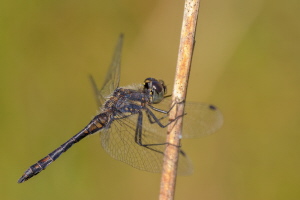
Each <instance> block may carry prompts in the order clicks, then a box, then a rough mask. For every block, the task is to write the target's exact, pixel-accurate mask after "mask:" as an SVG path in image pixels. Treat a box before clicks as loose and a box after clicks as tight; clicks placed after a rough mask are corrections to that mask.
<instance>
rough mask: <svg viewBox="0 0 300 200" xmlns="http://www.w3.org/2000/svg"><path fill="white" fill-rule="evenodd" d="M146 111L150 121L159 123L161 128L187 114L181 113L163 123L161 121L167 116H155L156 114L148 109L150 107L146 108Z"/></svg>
mask: <svg viewBox="0 0 300 200" xmlns="http://www.w3.org/2000/svg"><path fill="white" fill-rule="evenodd" d="M146 113H147V117H148V119H149V121H150V123H152V124H153V123H157V124H158V125H159V126H160V127H161V128H165V127H167V126H168V125H170V124H171V123H172V122H174V121H176V120H177V119H179V118H180V117H183V116H184V115H185V114H182V115H179V116H177V117H176V118H175V119H172V120H170V121H169V123H167V124H165V125H163V124H162V123H161V122H160V121H161V120H162V119H163V118H165V117H163V118H157V117H156V116H155V114H154V113H153V112H152V111H151V110H150V109H148V108H146Z"/></svg>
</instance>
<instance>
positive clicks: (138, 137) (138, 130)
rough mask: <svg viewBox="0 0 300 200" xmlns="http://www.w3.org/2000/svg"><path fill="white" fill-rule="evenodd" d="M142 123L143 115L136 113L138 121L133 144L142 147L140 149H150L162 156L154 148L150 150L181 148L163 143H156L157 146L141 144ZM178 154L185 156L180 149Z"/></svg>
mask: <svg viewBox="0 0 300 200" xmlns="http://www.w3.org/2000/svg"><path fill="white" fill-rule="evenodd" d="M142 122H143V113H142V112H139V113H138V121H137V127H136V132H135V142H136V143H137V144H138V145H140V146H142V147H145V148H147V149H150V150H152V151H155V152H158V153H161V154H164V152H163V151H159V150H156V149H154V148H152V147H153V146H159V145H172V146H175V147H178V148H180V147H181V146H180V145H174V144H170V143H168V142H164V143H157V144H143V142H142V133H143V129H142V127H143V126H142ZM179 153H180V154H182V155H183V156H185V155H186V154H185V153H184V151H182V150H181V149H179Z"/></svg>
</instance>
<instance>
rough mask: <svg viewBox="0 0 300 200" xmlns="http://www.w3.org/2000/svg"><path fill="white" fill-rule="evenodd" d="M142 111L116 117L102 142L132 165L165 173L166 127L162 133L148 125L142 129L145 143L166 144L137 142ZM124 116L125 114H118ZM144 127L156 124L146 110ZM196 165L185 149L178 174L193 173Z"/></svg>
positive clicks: (116, 155) (118, 156)
mask: <svg viewBox="0 0 300 200" xmlns="http://www.w3.org/2000/svg"><path fill="white" fill-rule="evenodd" d="M137 116H138V115H137V114H134V115H131V116H130V117H127V118H123V119H120V120H114V121H113V123H112V124H111V126H110V127H109V128H108V129H106V130H104V131H103V132H101V133H100V137H101V143H102V147H103V148H104V150H105V151H106V152H107V153H108V154H109V155H110V156H111V157H113V158H115V159H117V160H120V161H122V162H124V163H127V164H129V165H131V166H132V167H134V168H137V169H140V170H144V171H148V172H155V173H161V171H162V163H163V157H164V150H165V148H166V145H165V144H164V143H165V141H166V130H165V129H163V128H161V131H160V134H157V133H156V134H153V133H151V132H149V131H148V130H147V129H144V128H143V129H142V140H141V141H142V143H143V144H163V145H151V146H148V147H149V148H146V147H144V146H140V145H138V144H137V143H136V142H135V137H136V126H137V125H136V124H137V120H138V117H137ZM118 117H120V118H122V116H118ZM142 124H143V127H149V126H156V125H157V124H151V125H149V120H148V119H147V117H146V115H145V113H143V122H142ZM192 171H193V170H192V165H191V162H190V160H189V158H188V157H187V156H186V155H185V154H183V153H181V154H180V156H179V167H178V174H180V175H189V174H191V173H192Z"/></svg>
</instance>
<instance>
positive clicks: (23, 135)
mask: <svg viewBox="0 0 300 200" xmlns="http://www.w3.org/2000/svg"><path fill="white" fill-rule="evenodd" d="M183 5H184V2H183V1H170V0H169V1H167V0H159V1H156V0H151V1H150V0H144V1H137V0H131V1H93V0H87V1H71V0H65V1H41V0H32V1H7V0H2V1H1V2H0V13H1V14H0V52H1V53H0V67H1V73H0V81H1V82H0V90H1V91H0V92H1V98H0V101H1V103H0V106H1V108H0V110H1V112H0V113H1V115H0V123H1V126H0V127H1V139H0V148H1V154H0V155H1V163H0V171H1V173H0V177H1V178H0V199H17V200H19V199H22V200H23V199H25V200H26V199H31V200H34V199H45V200H46V199H57V200H59V199H89V200H94V199H145V200H146V199H157V197H158V193H159V181H160V175H159V174H152V173H147V172H143V171H139V170H136V169H134V168H131V167H130V166H128V165H126V164H123V163H121V162H119V161H116V160H114V159H112V158H110V157H109V156H108V155H107V154H106V153H105V152H104V151H103V150H102V148H101V146H100V142H99V137H98V136H97V135H93V136H90V137H88V138H87V139H84V140H83V141H82V142H80V143H79V144H76V145H75V146H74V147H73V148H72V149H71V150H70V151H68V152H67V153H66V154H64V155H62V157H61V159H58V160H57V161H56V162H55V163H54V164H52V165H51V166H49V168H47V170H46V171H44V172H42V173H41V174H39V175H38V176H36V177H34V178H33V179H31V180H30V181H28V182H25V183H23V184H17V180H18V178H19V177H20V176H21V175H22V174H23V172H24V171H25V170H26V169H27V168H28V167H29V166H30V165H31V164H33V163H35V162H36V161H37V160H39V159H40V158H42V157H43V156H45V155H47V154H48V153H49V152H51V151H52V150H54V149H55V148H57V147H58V146H59V145H61V144H62V143H63V142H65V141H66V140H67V139H69V138H70V137H71V136H73V135H74V134H76V133H77V132H78V131H79V130H81V129H82V128H83V127H84V126H85V125H86V124H87V123H88V122H89V120H90V119H91V118H92V117H93V116H94V115H95V114H96V110H97V108H96V103H95V101H94V96H93V92H92V89H91V86H90V83H89V80H88V74H93V75H94V76H95V77H96V78H97V82H98V84H101V83H102V82H103V80H104V76H105V73H106V71H107V68H108V66H109V63H110V59H111V57H112V52H113V48H114V46H115V43H116V41H117V38H118V35H119V33H120V32H123V33H124V34H125V44H124V48H123V54H122V56H123V58H122V75H121V85H127V84H130V83H135V82H137V83H140V82H142V81H143V80H144V78H146V77H149V76H153V77H157V78H161V79H164V80H165V82H166V83H168V85H169V86H170V87H171V86H172V84H173V78H174V72H175V66H176V59H177V51H178V44H179V34H180V29H181V23H182V21H181V20H182V13H183ZM299 8H300V2H299V0H289V1H285V2H282V1H279V0H275V1H267V0H265V1H261V0H254V1H242V0H229V1H221V0H215V1H204V0H203V1H202V2H201V8H200V14H199V21H198V28H197V36H196V41H197V43H196V48H195V52H194V58H193V65H192V71H191V77H190V84H189V93H188V100H192V101H201V102H210V103H213V104H215V105H217V106H218V107H219V108H220V109H221V110H222V112H223V115H224V120H225V121H224V126H223V127H222V129H220V130H219V131H218V132H217V133H215V134H213V135H211V136H209V137H205V138H201V139H195V140H185V141H183V142H182V144H183V148H184V149H185V150H186V152H187V153H188V154H189V156H190V158H191V159H192V160H193V163H194V168H195V173H194V174H193V175H192V176H190V177H179V178H178V181H177V190H176V199H216V200H219V199H228V200H233V199H237V200H240V199H243V200H245V199H249V200H250V199H251V200H252V199H289V200H291V199H300V190H299V185H300V181H299V179H300V173H299V168H300V161H299V153H300V148H299V141H300V136H299V130H300V105H299V103H300V93H299V90H300V66H299V65H300V59H299V57H300V56H299V52H300V49H299V45H300V23H299V19H300V12H299Z"/></svg>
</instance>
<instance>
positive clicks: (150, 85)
mask: <svg viewBox="0 0 300 200" xmlns="http://www.w3.org/2000/svg"><path fill="white" fill-rule="evenodd" d="M144 91H145V92H147V93H149V95H150V102H151V103H154V104H155V103H159V102H161V101H162V100H163V99H164V96H165V94H166V93H167V86H166V85H165V84H164V81H162V80H156V79H155V78H146V79H145V81H144Z"/></svg>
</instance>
